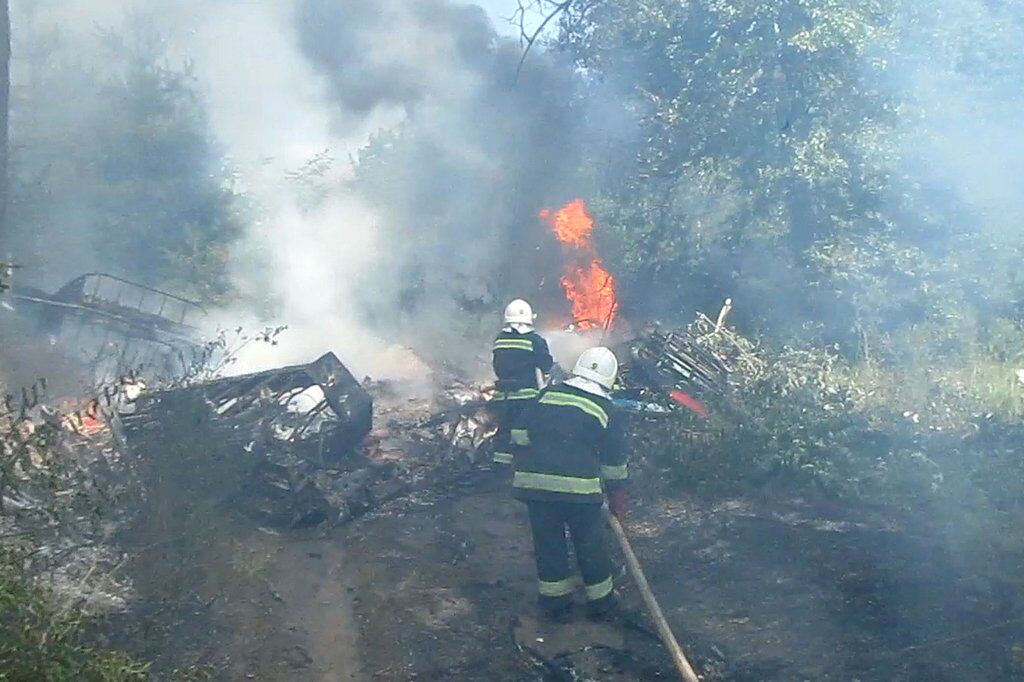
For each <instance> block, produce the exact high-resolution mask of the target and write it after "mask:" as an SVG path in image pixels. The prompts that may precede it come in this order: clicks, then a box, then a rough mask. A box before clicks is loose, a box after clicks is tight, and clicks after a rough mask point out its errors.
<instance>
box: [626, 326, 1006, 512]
mask: <svg viewBox="0 0 1024 682" xmlns="http://www.w3.org/2000/svg"><path fill="white" fill-rule="evenodd" d="M702 340H703V342H704V343H705V344H707V345H708V346H709V347H711V348H712V349H714V350H715V352H716V353H718V354H719V355H720V356H723V357H725V358H727V360H728V362H729V364H730V365H731V366H732V367H733V369H734V370H735V371H734V373H733V375H732V382H733V386H732V388H731V390H729V391H728V392H727V393H726V395H725V396H724V397H723V398H721V399H720V400H718V401H716V402H715V403H714V404H713V406H712V407H713V409H712V417H711V422H710V424H701V425H700V427H701V428H702V429H707V428H710V430H711V431H712V432H714V433H716V434H718V435H716V436H715V437H714V438H712V439H710V440H709V441H707V442H703V441H702V442H693V441H692V440H690V439H689V438H688V437H687V434H688V432H689V430H690V429H692V428H693V426H694V424H692V423H686V422H678V421H676V422H667V421H666V422H655V423H653V424H647V425H645V426H644V427H642V428H641V429H640V432H639V436H638V437H639V442H638V443H637V445H636V447H635V448H634V450H635V451H636V452H642V453H645V456H646V457H647V458H648V459H649V460H650V462H651V463H652V464H653V465H654V466H655V467H656V468H657V469H658V470H659V471H661V472H662V473H663V474H664V475H665V480H666V481H668V482H669V484H670V485H672V486H685V487H687V488H688V489H691V490H705V491H708V492H715V493H722V492H735V491H736V489H737V486H740V487H745V486H754V487H758V488H762V489H767V490H773V489H780V488H781V489H782V490H783V491H785V492H788V493H796V494H804V495H806V494H809V493H810V494H814V493H816V494H819V495H826V496H831V497H841V498H846V499H849V500H854V501H860V502H872V503H877V504H881V505H886V506H895V507H902V508H914V507H915V506H917V505H921V504H929V503H936V504H938V503H941V502H942V501H944V500H948V499H949V498H950V496H955V499H958V500H960V501H961V503H964V504H970V505H972V507H979V508H985V509H987V510H988V513H990V514H991V513H995V512H994V511H993V510H1000V511H999V513H1004V512H1008V511H1009V510H1010V509H1014V510H1017V511H1020V508H1021V506H1022V501H1021V500H1019V495H1016V494H1015V493H1013V492H1012V491H1014V490H1020V488H1021V487H1022V486H1024V463H1022V462H1020V460H1019V457H1017V456H1016V455H1012V454H1011V453H1012V452H1013V447H1012V445H1011V443H1012V442H1013V438H1015V437H1016V436H1015V435H1013V434H1017V433H1018V432H1019V431H1020V429H1019V427H1017V426H1015V425H1016V424H1017V423H1019V422H1020V420H1021V419H1022V418H1024V385H1022V384H1021V382H1020V381H1018V379H1017V377H1016V374H1015V371H1016V368H1017V367H1019V366H1020V365H1019V364H1018V363H1017V362H1016V361H1017V360H1020V350H1019V349H1021V348H1024V333H1022V332H1021V330H1020V329H1019V328H1002V329H1000V330H996V331H994V332H993V334H992V335H991V340H990V346H989V348H988V353H987V354H985V355H981V354H978V355H977V356H976V357H979V358H981V357H984V358H986V359H984V360H978V361H976V362H974V363H973V364H967V365H963V364H957V365H949V366H943V365H937V364H934V363H930V362H929V357H930V356H929V355H928V346H929V344H928V339H927V338H925V337H922V339H921V340H922V344H921V346H922V348H921V356H920V357H919V358H917V359H913V360H911V359H907V358H901V359H900V362H899V363H898V364H883V363H882V362H880V361H872V362H850V361H849V360H847V359H845V358H843V357H842V356H841V355H839V354H838V353H837V352H835V350H834V349H807V348H803V349H796V348H784V349H781V350H778V351H770V350H765V349H763V348H760V347H759V346H757V345H755V344H754V343H752V342H750V341H749V340H747V339H744V338H742V337H739V336H737V335H735V334H733V333H731V332H724V333H719V334H714V333H712V334H707V335H704V336H703V337H702ZM766 487H767V488H766Z"/></svg>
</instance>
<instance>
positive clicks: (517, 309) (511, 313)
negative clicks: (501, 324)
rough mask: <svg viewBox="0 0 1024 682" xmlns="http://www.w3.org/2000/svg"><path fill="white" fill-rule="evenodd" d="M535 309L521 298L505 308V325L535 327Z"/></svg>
mask: <svg viewBox="0 0 1024 682" xmlns="http://www.w3.org/2000/svg"><path fill="white" fill-rule="evenodd" d="M533 319H534V315H533V308H531V307H530V304H529V303H527V302H526V301H524V300H523V299H521V298H517V299H516V300H514V301H512V302H511V303H509V304H508V305H507V306H505V324H526V325H531V326H532V325H533Z"/></svg>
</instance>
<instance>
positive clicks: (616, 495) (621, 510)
mask: <svg viewBox="0 0 1024 682" xmlns="http://www.w3.org/2000/svg"><path fill="white" fill-rule="evenodd" d="M628 505H629V497H628V496H627V495H626V491H625V490H613V491H612V492H610V493H608V509H610V510H611V512H612V514H613V515H614V516H615V518H617V519H618V520H619V521H625V520H626V507H627V506H628Z"/></svg>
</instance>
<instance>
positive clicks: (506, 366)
mask: <svg viewBox="0 0 1024 682" xmlns="http://www.w3.org/2000/svg"><path fill="white" fill-rule="evenodd" d="M492 364H493V366H494V374H495V375H496V376H497V377H498V384H497V388H498V392H499V395H497V396H495V398H496V399H499V400H500V399H506V400H515V399H516V396H517V394H518V393H519V392H522V393H523V395H522V397H523V398H533V397H535V396H536V395H537V372H536V370H537V369H540V371H541V372H544V373H545V374H546V373H548V372H550V371H551V367H552V366H553V365H554V364H555V362H554V360H553V359H552V358H551V353H550V352H549V351H548V344H547V342H546V341H545V340H544V338H543V337H542V336H541V335H540V334H538V333H537V332H535V331H529V332H526V333H525V334H521V333H519V332H517V331H516V330H514V329H510V330H505V329H503V330H502V331H501V333H500V334H498V338H496V339H495V340H494V353H493V363H492ZM523 389H533V390H532V391H523ZM526 393H529V395H526Z"/></svg>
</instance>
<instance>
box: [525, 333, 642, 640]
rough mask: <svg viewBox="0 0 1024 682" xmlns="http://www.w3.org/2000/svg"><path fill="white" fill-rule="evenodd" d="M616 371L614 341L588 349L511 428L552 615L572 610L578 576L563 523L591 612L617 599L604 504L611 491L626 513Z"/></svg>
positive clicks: (619, 512)
mask: <svg viewBox="0 0 1024 682" xmlns="http://www.w3.org/2000/svg"><path fill="white" fill-rule="evenodd" d="M618 371H619V363H618V361H617V360H616V358H615V355H614V353H612V351H610V350H609V349H607V348H604V347H597V348H590V349H588V350H586V351H584V352H583V354H581V355H580V357H579V359H578V360H577V361H576V366H575V367H573V370H572V377H571V378H569V379H568V380H566V381H565V382H563V383H561V384H555V385H553V386H550V387H548V388H545V389H543V390H542V391H541V392H540V395H539V396H538V398H537V400H535V401H533V402H532V403H531V404H530V405H529V407H527V409H525V410H524V411H523V413H522V415H521V416H520V418H519V420H518V421H517V422H516V423H515V424H514V428H513V430H512V440H513V442H514V443H516V444H517V445H519V446H521V447H522V448H523V449H522V451H521V452H517V454H516V458H515V474H514V477H513V480H512V485H513V488H514V490H515V495H516V498H517V499H519V500H522V501H523V502H525V503H526V506H527V509H528V512H529V517H530V528H531V530H532V533H533V548H534V558H535V559H536V562H537V577H538V579H539V584H538V589H539V594H540V597H539V598H540V605H541V610H542V611H543V612H544V614H545V616H546V617H548V618H550V619H553V620H564V619H565V618H566V617H568V615H569V613H570V610H571V608H572V604H573V591H574V587H575V584H576V580H575V577H574V573H575V572H574V571H573V569H572V567H571V566H570V564H569V547H568V544H567V541H566V529H568V531H569V535H570V536H571V537H572V544H573V547H574V548H575V550H576V560H577V562H578V563H579V568H580V573H581V574H582V577H583V587H584V590H585V592H586V597H587V610H588V615H590V616H592V617H603V616H606V615H608V614H609V613H610V612H611V611H613V610H614V607H615V595H614V592H613V590H612V587H613V586H612V563H611V558H610V557H609V555H608V551H607V546H606V542H605V537H604V526H603V523H602V519H601V505H602V503H603V502H604V500H605V498H606V497H607V499H608V506H609V507H610V508H611V510H612V513H613V514H615V515H616V516H617V517H618V518H620V519H621V518H623V517H624V516H625V513H626V491H625V485H626V480H627V471H626V447H625V438H624V433H625V429H624V427H623V424H622V421H621V420H622V416H621V415H620V414H618V413H617V412H616V410H615V409H614V406H613V403H612V400H611V395H610V391H611V389H612V387H613V386H614V385H615V379H616V376H617V375H618Z"/></svg>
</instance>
